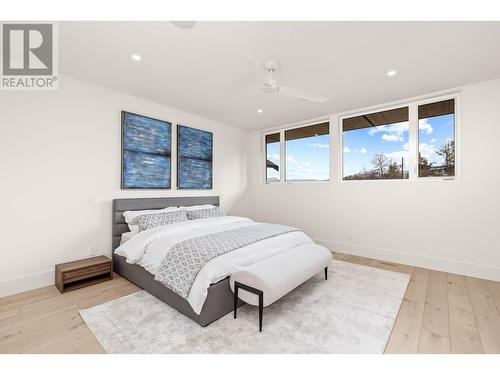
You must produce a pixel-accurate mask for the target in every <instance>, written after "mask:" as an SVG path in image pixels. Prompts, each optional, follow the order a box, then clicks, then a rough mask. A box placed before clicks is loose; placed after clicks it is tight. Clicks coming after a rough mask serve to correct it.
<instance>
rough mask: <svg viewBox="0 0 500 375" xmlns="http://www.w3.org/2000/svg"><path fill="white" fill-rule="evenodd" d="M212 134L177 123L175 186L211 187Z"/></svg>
mask: <svg viewBox="0 0 500 375" xmlns="http://www.w3.org/2000/svg"><path fill="white" fill-rule="evenodd" d="M212 150H213V135H212V133H210V132H207V131H203V130H198V129H193V128H189V127H187V126H183V125H177V155H178V156H177V188H178V189H212Z"/></svg>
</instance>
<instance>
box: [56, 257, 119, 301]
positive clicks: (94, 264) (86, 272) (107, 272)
mask: <svg viewBox="0 0 500 375" xmlns="http://www.w3.org/2000/svg"><path fill="white" fill-rule="evenodd" d="M112 278H113V267H112V264H111V259H109V258H108V257H105V256H103V255H101V256H98V257H92V258H87V259H81V260H77V261H74V262H68V263H61V264H57V265H56V287H57V289H59V291H60V292H61V293H64V292H68V291H70V290H74V289H79V288H83V287H84V286H87V285H92V284H97V283H100V282H102V281H108V280H111V279H112Z"/></svg>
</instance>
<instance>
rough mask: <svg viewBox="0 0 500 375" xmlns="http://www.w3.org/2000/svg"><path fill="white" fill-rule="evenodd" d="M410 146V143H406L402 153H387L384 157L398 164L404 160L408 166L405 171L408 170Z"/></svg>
mask: <svg viewBox="0 0 500 375" xmlns="http://www.w3.org/2000/svg"><path fill="white" fill-rule="evenodd" d="M409 147H410V145H409V143H408V142H406V143H405V144H404V145H403V149H402V150H400V151H394V152H387V153H385V154H384V155H385V156H386V157H387V158H388V159H389V160H391V161H392V162H396V163H398V164H399V163H401V158H403V160H404V163H405V164H406V166H405V168H404V169H407V167H408V158H409V155H410V154H409V152H408V149H409Z"/></svg>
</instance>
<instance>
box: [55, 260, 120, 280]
mask: <svg viewBox="0 0 500 375" xmlns="http://www.w3.org/2000/svg"><path fill="white" fill-rule="evenodd" d="M109 272H111V266H110V264H109V263H103V264H96V265H94V266H88V267H85V268H80V269H77V270H72V271H66V272H64V273H63V280H64V281H76V280H81V279H84V278H88V277H92V276H98V275H102V274H104V273H109Z"/></svg>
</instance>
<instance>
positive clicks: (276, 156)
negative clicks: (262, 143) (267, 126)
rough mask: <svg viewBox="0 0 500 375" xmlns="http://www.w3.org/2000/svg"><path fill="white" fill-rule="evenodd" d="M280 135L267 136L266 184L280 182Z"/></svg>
mask: <svg viewBox="0 0 500 375" xmlns="http://www.w3.org/2000/svg"><path fill="white" fill-rule="evenodd" d="M280 138H281V137H280V133H274V134H268V135H266V182H273V181H279V180H280Z"/></svg>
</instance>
